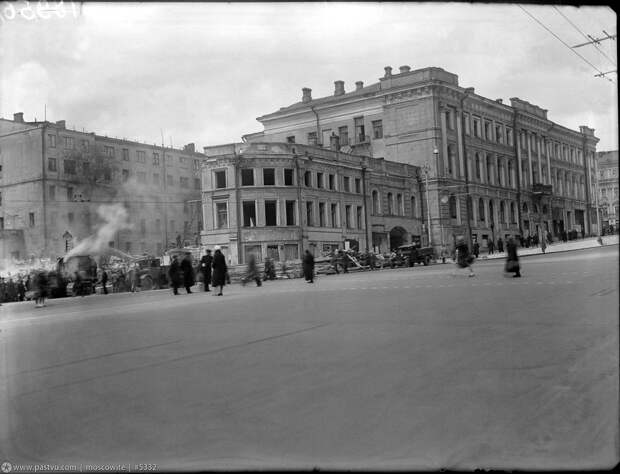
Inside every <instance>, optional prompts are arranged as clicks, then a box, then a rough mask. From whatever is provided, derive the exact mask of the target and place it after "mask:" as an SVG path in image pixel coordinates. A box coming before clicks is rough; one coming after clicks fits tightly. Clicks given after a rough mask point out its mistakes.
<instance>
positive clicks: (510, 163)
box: [508, 161, 512, 186]
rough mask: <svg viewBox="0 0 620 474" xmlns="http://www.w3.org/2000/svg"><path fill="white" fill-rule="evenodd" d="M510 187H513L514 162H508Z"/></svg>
mask: <svg viewBox="0 0 620 474" xmlns="http://www.w3.org/2000/svg"><path fill="white" fill-rule="evenodd" d="M508 186H512V161H509V162H508Z"/></svg>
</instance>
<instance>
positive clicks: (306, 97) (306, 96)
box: [301, 87, 312, 103]
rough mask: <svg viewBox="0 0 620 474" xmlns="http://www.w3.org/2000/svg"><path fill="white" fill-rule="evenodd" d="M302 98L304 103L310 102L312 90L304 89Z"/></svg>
mask: <svg viewBox="0 0 620 474" xmlns="http://www.w3.org/2000/svg"><path fill="white" fill-rule="evenodd" d="M301 92H302V94H303V95H302V96H301V101H302V102H304V103H305V102H310V101H311V100H312V89H309V88H308V87H304V88H303V89H302V90H301Z"/></svg>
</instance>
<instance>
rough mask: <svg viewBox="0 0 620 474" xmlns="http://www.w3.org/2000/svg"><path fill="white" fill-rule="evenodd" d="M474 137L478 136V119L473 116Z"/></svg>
mask: <svg viewBox="0 0 620 474" xmlns="http://www.w3.org/2000/svg"><path fill="white" fill-rule="evenodd" d="M474 137H477V138H480V119H479V118H476V117H474Z"/></svg>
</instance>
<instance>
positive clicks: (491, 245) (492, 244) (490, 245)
mask: <svg viewBox="0 0 620 474" xmlns="http://www.w3.org/2000/svg"><path fill="white" fill-rule="evenodd" d="M487 247H488V249H489V255H493V251H494V250H495V244H494V243H493V241H492V240H489V242H488V243H487Z"/></svg>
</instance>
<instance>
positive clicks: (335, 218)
mask: <svg viewBox="0 0 620 474" xmlns="http://www.w3.org/2000/svg"><path fill="white" fill-rule="evenodd" d="M330 217H331V219H330V220H331V224H332V227H338V204H332V205H331V209H330Z"/></svg>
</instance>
